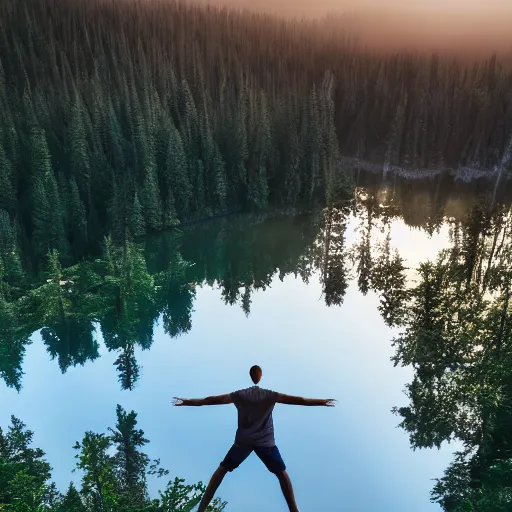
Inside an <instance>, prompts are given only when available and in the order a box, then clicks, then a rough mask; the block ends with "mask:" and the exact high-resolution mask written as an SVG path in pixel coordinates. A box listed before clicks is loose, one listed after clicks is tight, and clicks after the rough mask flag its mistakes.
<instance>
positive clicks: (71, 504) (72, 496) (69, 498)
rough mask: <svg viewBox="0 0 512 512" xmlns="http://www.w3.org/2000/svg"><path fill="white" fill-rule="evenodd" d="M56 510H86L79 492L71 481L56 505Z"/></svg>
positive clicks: (62, 511)
mask: <svg viewBox="0 0 512 512" xmlns="http://www.w3.org/2000/svg"><path fill="white" fill-rule="evenodd" d="M57 511H58V512H87V508H86V507H85V505H84V503H83V501H82V498H81V497H80V493H79V492H78V491H77V489H76V487H75V485H74V484H73V482H71V483H70V484H69V487H68V490H67V492H66V494H65V495H64V497H63V498H62V501H61V502H60V503H59V505H58V507H57Z"/></svg>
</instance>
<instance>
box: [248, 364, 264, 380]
mask: <svg viewBox="0 0 512 512" xmlns="http://www.w3.org/2000/svg"><path fill="white" fill-rule="evenodd" d="M262 374H263V372H262V371H261V368H260V367H259V366H258V365H257V364H255V365H254V366H251V369H250V370H249V375H250V376H251V379H252V381H253V382H254V384H258V382H259V381H260V379H261V376H262Z"/></svg>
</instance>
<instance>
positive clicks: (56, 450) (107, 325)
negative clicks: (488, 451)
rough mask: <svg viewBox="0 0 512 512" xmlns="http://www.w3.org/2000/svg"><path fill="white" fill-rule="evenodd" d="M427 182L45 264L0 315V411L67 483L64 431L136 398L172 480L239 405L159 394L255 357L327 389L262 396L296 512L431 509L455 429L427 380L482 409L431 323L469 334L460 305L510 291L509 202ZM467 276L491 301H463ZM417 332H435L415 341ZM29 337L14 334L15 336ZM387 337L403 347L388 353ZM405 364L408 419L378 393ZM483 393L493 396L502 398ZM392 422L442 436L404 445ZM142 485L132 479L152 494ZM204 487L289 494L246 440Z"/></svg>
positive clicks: (275, 496) (267, 504) (225, 433)
mask: <svg viewBox="0 0 512 512" xmlns="http://www.w3.org/2000/svg"><path fill="white" fill-rule="evenodd" d="M443 180H444V178H442V177H439V178H436V179H433V180H422V181H421V182H420V181H407V180H405V179H390V180H382V179H381V178H380V176H377V177H376V176H371V175H368V176H360V177H359V179H358V184H357V185H358V186H357V187H356V190H355V193H354V198H352V199H351V200H348V201H343V202H340V203H339V204H336V205H335V206H334V207H332V208H330V209H326V210H318V211H314V212H309V213H302V214H300V215H299V214H295V213H293V212H275V213H273V214H260V215H256V214H254V215H249V214H244V215H231V216H226V217H222V218H218V219H213V220H209V221H206V222H201V223H197V224H192V225H189V226H184V227H182V228H181V229H180V230H171V231H167V232H165V233H163V234H159V235H155V236H151V237H148V238H147V239H145V240H143V241H141V242H140V243H134V244H131V245H130V246H129V247H128V248H116V247H110V248H107V250H106V253H105V254H104V255H103V256H99V257H98V258H97V259H96V260H95V261H92V262H90V263H88V264H85V263H84V264H83V265H82V266H81V265H80V264H78V265H76V266H75V267H73V268H71V269H65V268H63V269H60V270H59V271H58V282H57V285H56V286H57V288H49V287H50V286H51V285H52V283H53V282H52V279H53V280H54V281H55V275H57V274H54V275H53V274H51V272H50V274H48V275H49V276H50V277H48V276H45V277H47V279H46V281H45V279H41V282H40V283H38V284H37V286H35V285H33V287H32V289H33V290H36V292H37V293H36V292H34V293H35V295H34V297H36V298H37V297H39V298H40V302H39V303H38V304H39V306H37V307H36V306H34V304H35V302H33V301H34V300H36V299H27V300H28V301H29V303H28V305H27V304H25V306H20V307H21V308H22V309H20V311H22V312H23V311H24V310H23V307H26V308H28V309H31V314H27V315H26V316H23V315H20V316H18V317H17V318H18V324H17V325H16V326H14V327H15V328H14V327H12V329H11V330H10V331H9V330H8V328H6V329H4V331H5V332H4V333H3V336H4V339H8V336H11V335H12V336H14V337H16V336H17V337H16V340H17V341H16V343H14V341H13V344H12V347H15V346H17V347H18V348H19V350H18V351H16V350H14V349H13V352H12V353H11V354H10V355H9V356H8V357H6V356H5V355H4V356H3V357H4V360H3V361H2V367H1V368H2V376H3V377H4V381H3V382H1V383H0V403H1V404H2V407H1V410H0V425H2V426H6V425H7V424H8V423H9V421H10V415H11V414H12V415H15V416H17V417H19V418H21V419H22V420H23V421H24V422H25V423H26V424H27V426H28V428H30V429H31V430H33V431H34V432H35V435H34V444H35V445H36V446H41V447H42V448H43V449H44V451H45V452H46V457H47V459H48V461H49V462H50V464H51V465H52V467H53V468H54V469H53V472H52V474H53V479H54V481H55V482H56V484H57V487H58V488H59V489H65V488H66V487H67V486H68V484H69V481H70V479H73V480H74V481H75V483H76V484H77V486H78V485H79V483H80V476H81V473H80V472H76V473H72V472H71V471H72V469H73V468H74V466H75V459H74V455H75V450H74V449H73V445H74V444H75V442H76V441H78V440H80V439H82V437H83V435H84V432H85V431H87V430H90V431H93V432H106V431H107V428H108V427H109V426H113V425H114V424H115V418H116V414H115V409H116V404H120V405H122V407H123V408H124V409H125V410H134V411H136V412H137V414H138V416H137V421H138V427H139V428H141V429H143V430H144V433H145V437H146V438H148V439H149V440H150V443H149V444H148V445H147V446H146V448H145V451H146V453H147V454H148V455H149V457H151V458H152V459H154V458H160V460H161V464H162V466H163V467H165V468H167V469H169V471H170V475H171V476H172V477H174V476H176V475H177V476H180V477H182V478H184V479H185V480H186V481H187V482H196V481H199V480H202V481H203V482H204V483H207V482H208V480H209V478H210V476H211V474H212V473H213V471H214V470H215V469H216V468H217V466H218V464H219V462H220V461H221V460H222V459H223V457H224V455H225V453H226V451H227V450H228V449H229V447H230V446H231V444H232V442H233V440H234V435H235V430H236V420H237V416H236V409H235V407H234V406H233V405H224V406H211V407H197V408H195V407H192V408H186V407H184V408H175V407H172V405H171V399H172V397H173V396H178V397H186V398H201V397H205V396H209V395H217V394H224V393H228V392H231V391H234V390H237V389H241V388H244V387H248V386H250V385H252V382H251V381H250V378H249V368H250V367H251V366H252V365H253V364H258V365H260V366H261V367H262V369H263V378H262V381H261V386H262V387H264V388H268V389H273V390H276V391H279V392H282V393H286V394H291V395H299V396H305V397H309V398H336V399H337V400H338V403H337V406H336V407H335V408H324V407H318V408H317V407H313V408H311V407H297V406H289V405H281V404H277V405H276V408H275V411H274V424H275V431H276V442H277V445H278V447H279V449H280V451H281V454H282V455H283V458H284V461H285V463H286V464H287V469H288V473H289V475H290V477H291V480H292V483H293V486H294V490H295V495H296V498H297V503H298V505H299V508H300V510H301V511H308V510H310V511H317V510H335V511H347V512H364V511H373V510H379V511H393V512H402V511H403V512H410V511H415V512H422V511H433V510H440V509H441V508H440V507H439V505H438V504H435V503H431V502H430V491H431V489H432V487H433V485H434V481H433V479H435V478H441V477H442V476H443V472H444V470H445V469H446V468H447V467H448V466H449V465H450V464H451V462H452V460H453V458H454V455H453V454H454V452H455V451H456V450H461V449H462V447H463V446H468V443H469V439H470V438H471V436H470V435H469V434H468V435H467V436H466V437H464V435H463V433H464V432H466V431H468V429H469V427H467V428H466V427H465V426H464V425H465V424H464V421H465V420H464V417H465V416H464V414H462V416H461V411H462V410H463V407H462V406H459V405H454V406H453V408H452V409H453V410H452V409H450V408H447V410H446V411H445V409H444V408H445V407H447V405H446V404H447V403H448V399H445V398H444V395H443V393H442V392H441V391H440V390H441V389H444V388H442V385H446V386H447V389H448V388H449V385H453V384H454V383H459V384H458V385H459V386H460V389H458V391H457V393H456V394H455V395H456V398H457V397H458V398H460V400H461V402H462V401H463V402H464V404H466V405H467V408H468V411H469V412H468V413H467V415H469V416H470V417H471V418H472V420H475V418H476V417H478V414H479V413H478V411H480V410H481V409H480V408H479V407H478V406H477V401H475V403H473V402H471V400H469V399H468V398H467V396H466V394H465V391H464V389H465V388H464V386H465V384H464V382H465V381H464V378H466V375H467V368H468V367H469V366H471V365H473V366H474V365H478V364H479V361H477V360H475V358H473V356H474V355H475V354H476V353H484V352H486V350H485V347H484V349H482V348H481V345H479V347H480V350H479V351H476V350H469V352H468V353H464V354H465V355H464V354H463V351H462V350H451V349H450V348H449V347H454V346H455V342H450V338H449V336H448V335H444V334H443V335H441V334H442V333H444V330H443V329H446V331H447V332H448V331H450V332H453V333H454V336H455V335H456V333H458V332H459V330H461V332H462V331H465V332H468V333H470V332H471V329H470V328H469V327H468V325H469V321H468V319H467V318H466V317H463V314H462V312H463V311H465V310H466V309H467V310H468V311H469V310H470V309H471V308H473V309H472V311H474V315H475V316H476V317H478V318H481V319H482V322H483V321H484V320H485V319H486V318H487V317H486V316H485V315H486V314H487V313H486V312H487V311H488V310H489V311H490V309H489V308H491V307H492V305H490V304H491V303H492V300H494V298H495V297H497V298H496V300H499V297H501V296H502V292H503V290H508V285H504V284H503V283H508V282H509V281H507V279H508V278H504V277H503V276H508V274H507V272H508V270H506V269H504V265H505V266H506V261H507V258H508V252H507V251H508V247H509V245H510V240H509V238H510V231H509V227H510V206H507V203H506V201H505V200H504V199H503V198H501V197H497V196H496V194H495V191H494V190H493V187H492V186H487V185H486V184H485V183H484V184H466V185H463V184H456V183H453V182H452V181H450V180H448V181H443ZM500 244H501V245H500ZM107 245H108V244H107ZM500 251H501V252H500ZM439 258H440V259H439ZM427 262H430V263H431V266H430V267H423V271H422V272H420V271H419V270H418V269H419V268H420V265H421V264H423V263H427ZM425 269H426V270H425ZM450 269H451V270H453V272H452V271H451V270H450ZM56 272H57V271H56ZM52 275H53V277H52ZM105 276H106V277H105ZM429 276H430V277H429ZM432 276H434V277H432ZM500 276H501V277H500ZM500 279H502V281H500ZM45 283H46V284H45ZM499 283H502V284H499ZM45 286H46V288H45ZM422 286H423V288H421V287H422ZM429 286H432V287H435V286H439V287H441V288H442V289H443V290H445V291H446V293H447V294H448V293H449V291H450V290H452V288H453V290H456V291H454V292H453V296H448V295H447V296H446V301H445V302H443V303H442V304H441V302H439V304H437V305H436V306H435V308H434V309H435V312H433V311H434V309H429V308H430V306H428V304H427V303H428V300H426V299H425V300H423V298H424V297H427V295H428V294H427V292H426V291H425V289H426V288H425V287H427V288H428V287H429ZM57 289H58V292H56V291H55V290H57ZM37 290H39V291H37ZM116 290H117V291H116ZM119 290H121V291H119ZM476 290H479V293H476V292H475V291H476ZM450 293H451V292H450ZM475 293H476V296H478V297H480V298H481V300H482V301H483V300H484V299H486V298H488V300H489V304H487V303H486V304H487V305H485V304H483V303H482V304H480V302H479V306H478V307H480V305H481V309H477V306H474V305H473V304H472V303H471V304H469V303H470V302H471V301H472V300H475V299H474V298H473V297H474V296H475ZM506 293H508V292H506ZM57 296H58V297H60V298H59V299H58V300H59V301H60V302H59V304H63V306H62V309H59V311H58V312H57V313H56V312H55V311H57V310H56V309H55V300H57V299H56V298H55V297H57ZM422 297H423V298H422ZM434 297H436V298H438V299H439V301H441V298H442V297H444V295H442V294H440V293H434ZM450 297H451V298H450ZM454 297H457V300H460V302H459V304H458V309H457V314H458V315H459V316H458V317H457V318H456V319H455V320H454V318H455V317H454V315H455V313H453V312H451V311H448V306H449V304H451V303H452V302H454V301H455V299H454ZM507 297H508V295H507ZM31 300H32V302H31ZM429 300H430V299H429ZM443 300H445V299H443ZM464 301H469V302H468V305H467V308H466V302H464ZM499 304H501V303H499ZM59 307H60V306H59ZM421 308H423V309H422V310H421V312H420V311H419V310H420V309H421ZM443 308H444V309H443ZM465 308H466V309H465ZM486 308H487V309H486ZM439 311H442V315H444V316H443V317H442V319H441V320H439V324H436V325H437V327H435V328H434V327H432V325H433V322H434V320H432V318H434V317H435V318H438V317H439V315H441V313H439ZM500 311H501V310H500ZM504 311H505V312H508V299H507V302H506V306H505V309H504ZM489 314H490V313H489ZM507 314H508V313H507ZM479 315H480V316H479ZM420 317H421V318H422V319H423V320H421V318H420ZM427 317H428V322H427V320H425V318H427ZM91 319H92V320H91ZM418 319H420V320H421V322H423V323H422V324H421V325H422V327H421V329H420V328H419V327H417V325H418V322H420V320H418ZM436 321H437V320H436ZM421 322H420V323H421ZM447 322H448V323H447ZM449 322H458V324H457V326H455V324H454V323H449ZM475 322H476V320H475ZM489 322H491V320H489ZM434 323H435V322H434ZM427 324H428V325H429V326H430V327H426V325H427ZM441 324H442V326H443V327H442V326H441ZM459 324H460V325H459ZM5 325H7V324H5ZM493 325H494V324H493ZM500 325H501V324H500ZM507 325H508V324H507ZM93 328H94V331H93ZM501 328H503V325H501ZM428 329H430V331H429V332H430V333H432V332H436V333H437V334H436V336H437V337H436V336H431V338H429V339H430V341H429V342H428V344H427V345H428V347H429V351H427V352H428V353H427V352H425V351H423V352H422V350H423V349H421V346H422V339H423V338H422V336H423V334H422V333H424V332H426V331H427V330H428ZM436 329H437V330H436ZM458 329H459V330H458ZM489 329H490V330H492V329H493V327H492V326H491V327H489ZM14 332H16V333H17V334H16V336H15V335H14V334H13V333H14ZM20 332H23V333H25V334H23V335H22V334H20ZM406 332H407V333H409V334H408V335H406V336H405V338H404V341H403V343H402V344H400V343H399V344H395V345H392V341H393V339H396V338H399V337H400V334H401V333H406ZM479 332H480V331H479ZM24 336H25V338H24ZM407 336H408V337H407ZM468 336H469V334H468ZM28 337H30V342H31V343H30V344H28V343H26V342H22V341H20V340H23V339H26V340H27V341H28ZM441 338H442V339H443V343H444V345H443V347H442V348H441V346H440V344H439V343H440V342H438V341H436V340H439V339H441ZM413 339H414V342H413V341H412V340H413ZM507 339H508V338H507ZM13 340H14V338H13ZM466 341H467V340H466ZM450 343H451V345H450ZM467 344H469V341H467ZM427 345H425V346H427ZM507 346H508V345H507ZM447 347H448V348H447ZM23 350H25V352H23ZM503 350H504V349H503ZM14 352H15V353H14ZM397 352H400V354H401V356H400V357H401V358H402V360H403V361H404V362H409V363H410V364H406V365H405V366H402V365H401V364H397V366H395V364H394V362H393V360H392V358H393V356H395V354H396V353H397ZM420 352H421V353H420ZM0 353H1V352H0ZM468 354H469V355H468ZM470 355H471V357H470ZM475 357H476V356H475ZM9 358H10V359H9ZM464 358H466V359H464ZM441 360H442V363H441ZM463 360H464V361H465V363H464V364H462V361H463ZM488 361H489V359H488V358H487V359H486V364H489V362H488ZM457 365H458V366H457ZM460 367H464V368H466V370H464V372H466V373H464V372H459V371H458V370H457V368H460ZM482 368H484V369H485V368H489V366H486V367H482ZM489 371H490V370H489ZM429 372H430V373H429ZM6 375H7V377H6ZM496 378H497V379H498V380H499V378H498V377H496ZM468 379H469V377H468ZM413 381H415V382H416V384H417V385H416V387H415V388H414V390H415V391H413V392H412V395H411V396H412V397H413V399H414V404H416V405H415V407H414V408H413V410H414V411H416V413H417V414H416V416H415V419H414V420H411V422H410V423H409V426H410V428H409V432H407V431H406V429H404V428H399V424H400V422H401V421H402V419H403V418H401V417H400V415H398V414H393V412H392V409H393V407H395V406H396V407H407V406H408V405H410V403H411V398H410V397H408V396H407V395H406V393H405V391H406V386H407V385H408V384H410V383H411V382H413ZM491 381H492V379H491ZM492 382H495V381H492ZM492 382H490V383H489V386H491V384H492ZM433 383H435V386H437V387H436V393H435V394H434V395H432V394H430V395H429V391H428V390H429V389H430V386H431V385H433ZM7 384H9V386H8V385H7ZM418 386H419V387H420V388H421V386H423V388H422V391H421V392H420V391H418ZM16 387H18V388H19V391H18V390H17V389H16ZM422 393H423V394H422ZM420 395H421V396H420ZM455 395H454V396H455ZM426 396H428V400H430V402H428V404H427V405H425V403H424V402H422V397H423V398H425V397H426ZM433 396H434V397H438V399H439V401H438V402H436V400H435V398H434V399H433V398H432V397H433ZM454 396H452V395H450V397H451V398H450V399H451V400H452V399H453V401H455V402H456V398H454ZM499 396H500V400H502V401H500V402H499V404H502V403H503V400H505V399H507V396H509V395H507V394H506V393H505V392H502V393H501V394H500V395H499ZM461 397H463V398H461ZM425 400H426V398H425ZM450 403H451V402H450ZM478 403H480V402H478ZM457 404H458V402H457ZM466 405H465V406H464V407H466ZM500 407H501V405H500ZM448 409H449V410H448ZM440 410H443V412H442V413H441V412H439V411H440ZM464 410H465V409H464ZM418 411H419V412H418ZM425 411H427V413H428V414H426V413H425ZM428 411H431V415H430V413H429V412H428ZM418 418H419V419H418ZM438 418H441V419H438ZM443 418H444V420H443ZM459 420H460V423H461V425H463V424H464V425H463V426H460V428H459V424H458V423H457V422H459ZM442 421H448V423H449V422H450V421H451V422H452V423H453V424H452V425H451V426H450V428H449V430H450V429H451V430H453V432H448V433H447V434H446V429H445V430H443V428H441V427H440V426H439V425H440V423H442ZM413 423H414V426H412V424H413ZM456 423H457V424H456ZM473 430H478V429H477V428H476V427H474V428H473ZM473 430H472V432H473ZM439 432H441V433H442V432H445V434H446V435H445V437H451V438H452V439H453V442H452V443H447V442H446V440H444V439H443V438H442V437H443V436H442V434H440V433H439ZM409 433H411V435H412V436H416V437H415V442H417V443H419V444H421V443H423V444H429V442H432V443H433V444H434V445H435V444H436V441H439V444H440V449H437V448H436V447H434V448H432V449H420V450H412V449H411V441H410V439H409ZM474 444H475V445H478V442H477V441H475V443H474ZM159 488H162V484H161V482H160V481H159V480H157V479H156V478H153V479H150V480H149V491H150V493H151V494H152V495H156V492H157V489H159ZM217 495H218V496H220V497H221V498H222V499H223V500H225V501H227V502H228V505H227V507H226V510H227V511H235V512H238V511H240V512H242V511H243V512H256V511H259V510H265V511H266V512H279V511H284V510H286V504H285V501H284V499H283V497H282V495H281V491H280V488H279V484H278V481H277V479H276V478H275V477H274V476H273V475H272V474H270V473H269V472H268V471H267V470H266V469H265V467H264V466H263V464H262V463H261V462H260V461H259V459H258V458H257V457H256V456H255V455H254V454H253V455H251V456H250V457H249V459H247V460H246V461H245V462H244V463H243V464H242V466H241V467H240V468H238V469H237V470H236V471H235V472H233V473H232V474H228V475H227V476H226V478H225V479H224V481H223V483H222V484H221V486H220V488H219V491H218V493H217Z"/></svg>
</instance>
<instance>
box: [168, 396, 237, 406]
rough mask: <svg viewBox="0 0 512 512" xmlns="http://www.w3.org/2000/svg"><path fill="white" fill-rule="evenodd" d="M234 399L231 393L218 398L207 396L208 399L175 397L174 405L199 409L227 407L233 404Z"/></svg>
mask: <svg viewBox="0 0 512 512" xmlns="http://www.w3.org/2000/svg"><path fill="white" fill-rule="evenodd" d="M232 403H233V397H232V396H231V393H228V394H227V395H216V396H207V397H206V398H176V397H174V400H173V405H175V406H177V407H180V406H184V405H187V406H194V407H198V406H201V405H226V404H232Z"/></svg>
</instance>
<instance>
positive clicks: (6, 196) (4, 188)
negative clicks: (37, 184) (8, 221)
mask: <svg viewBox="0 0 512 512" xmlns="http://www.w3.org/2000/svg"><path fill="white" fill-rule="evenodd" d="M0 209H3V210H6V211H7V212H11V213H13V212H14V211H15V210H16V194H15V190H14V186H13V181H12V165H11V162H10V161H9V159H8V158H7V156H6V155H5V152H4V149H3V146H2V131H1V130H0Z"/></svg>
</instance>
